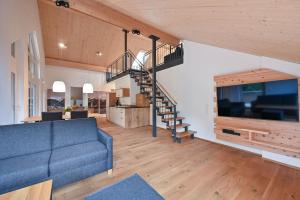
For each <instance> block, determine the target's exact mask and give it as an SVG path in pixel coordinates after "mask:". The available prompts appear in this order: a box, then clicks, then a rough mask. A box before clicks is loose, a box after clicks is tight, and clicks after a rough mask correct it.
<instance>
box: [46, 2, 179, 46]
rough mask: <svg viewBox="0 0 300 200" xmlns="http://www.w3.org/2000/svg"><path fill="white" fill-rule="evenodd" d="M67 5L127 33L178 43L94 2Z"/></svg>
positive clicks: (154, 29)
mask: <svg viewBox="0 0 300 200" xmlns="http://www.w3.org/2000/svg"><path fill="white" fill-rule="evenodd" d="M40 1H48V2H51V3H53V1H52V0H40ZM69 3H70V9H71V10H74V11H77V12H80V13H84V14H86V15H89V16H92V17H95V18H97V19H100V20H102V21H105V22H107V23H109V24H112V25H115V26H118V27H120V28H122V29H127V30H129V31H131V30H132V29H138V30H140V31H141V34H142V35H144V36H146V37H149V36H150V35H156V36H158V37H159V38H160V41H161V42H163V43H168V44H174V45H175V44H178V43H179V42H180V39H179V38H177V37H175V36H173V35H171V34H168V33H166V32H164V31H161V30H159V29H157V28H155V27H153V26H150V25H148V24H146V23H144V22H142V21H139V20H136V19H134V18H132V17H130V16H128V15H125V14H123V13H121V12H119V11H117V10H115V9H113V8H110V7H108V6H106V5H104V4H102V3H100V2H97V1H95V0H84V1H82V0H69Z"/></svg>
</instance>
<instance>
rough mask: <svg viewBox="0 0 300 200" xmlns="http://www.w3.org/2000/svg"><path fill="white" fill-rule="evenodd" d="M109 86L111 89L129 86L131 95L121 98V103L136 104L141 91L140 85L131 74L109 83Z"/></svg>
mask: <svg viewBox="0 0 300 200" xmlns="http://www.w3.org/2000/svg"><path fill="white" fill-rule="evenodd" d="M106 87H107V88H110V89H120V88H129V90H130V92H129V93H130V96H129V97H122V98H120V99H119V100H120V103H121V104H122V105H135V104H136V94H138V93H139V92H140V87H139V86H138V85H137V83H136V82H135V81H134V79H132V78H131V77H130V76H129V75H126V76H123V77H121V78H118V79H116V80H114V81H111V82H109V83H107V85H106Z"/></svg>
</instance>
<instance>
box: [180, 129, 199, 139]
mask: <svg viewBox="0 0 300 200" xmlns="http://www.w3.org/2000/svg"><path fill="white" fill-rule="evenodd" d="M195 133H197V132H196V131H191V130H189V131H184V132H177V133H176V138H185V137H190V136H191V135H193V134H195Z"/></svg>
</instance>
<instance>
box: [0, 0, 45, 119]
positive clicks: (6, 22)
mask: <svg viewBox="0 0 300 200" xmlns="http://www.w3.org/2000/svg"><path fill="white" fill-rule="evenodd" d="M33 31H36V33H37V40H38V44H39V51H40V56H41V76H42V79H43V68H44V63H45V62H44V51H43V49H44V48H43V45H42V36H41V29H40V21H39V13H38V6H37V2H36V0H26V1H21V0H9V1H5V0H0V44H1V45H0V96H1V98H0V125H1V124H10V123H13V120H12V115H13V112H12V110H13V109H12V101H11V78H10V77H11V72H15V73H16V78H17V83H16V85H17V86H16V94H17V98H18V99H17V102H16V103H17V104H16V109H17V112H18V113H17V115H18V116H17V118H18V119H17V121H20V120H22V119H24V117H26V116H27V115H28V108H27V107H28V104H27V102H28V100H27V98H28V85H27V84H28V79H27V77H28V71H27V69H28V66H27V63H28V59H27V58H28V51H27V47H28V37H29V33H31V32H33ZM15 41H16V51H17V58H16V59H15V60H13V59H12V58H11V56H10V47H11V43H12V42H15Z"/></svg>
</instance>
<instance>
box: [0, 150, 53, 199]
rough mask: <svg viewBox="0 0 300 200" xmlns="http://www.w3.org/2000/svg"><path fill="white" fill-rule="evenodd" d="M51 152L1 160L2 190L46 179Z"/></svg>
mask: <svg viewBox="0 0 300 200" xmlns="http://www.w3.org/2000/svg"><path fill="white" fill-rule="evenodd" d="M50 154H51V152H50V151H47V152H41V153H35V154H29V155H24V156H19V157H13V158H8V159H4V160H0V191H5V190H7V189H17V188H20V187H24V186H28V185H32V184H34V183H38V182H40V181H43V180H45V179H46V178H47V177H48V162H49V158H50ZM0 193H1V192H0Z"/></svg>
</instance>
